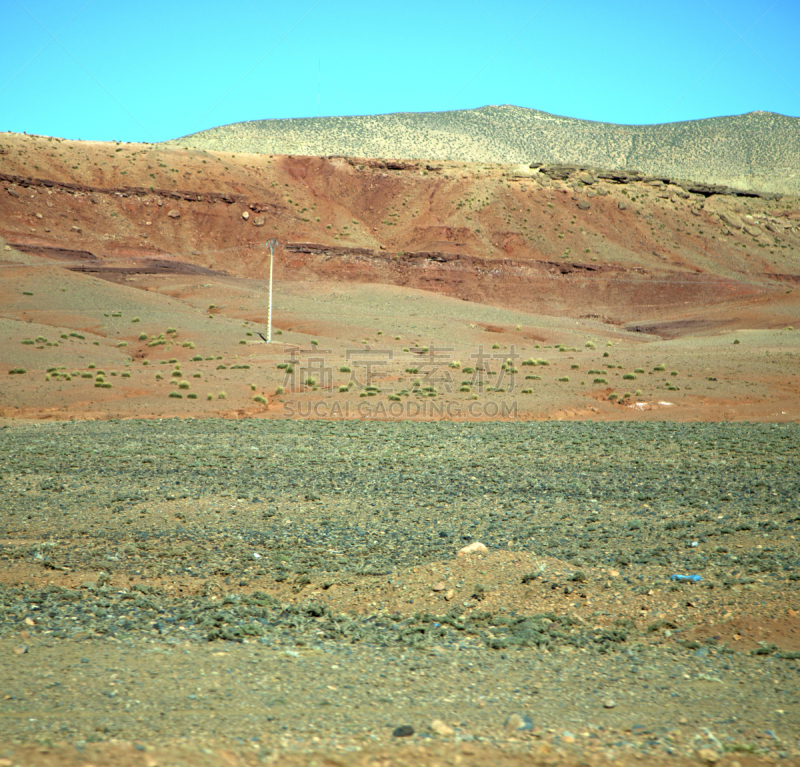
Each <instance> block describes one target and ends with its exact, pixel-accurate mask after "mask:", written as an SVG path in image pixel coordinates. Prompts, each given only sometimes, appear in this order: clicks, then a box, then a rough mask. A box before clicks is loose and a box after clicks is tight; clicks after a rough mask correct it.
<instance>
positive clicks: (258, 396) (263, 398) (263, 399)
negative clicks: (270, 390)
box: [253, 394, 267, 405]
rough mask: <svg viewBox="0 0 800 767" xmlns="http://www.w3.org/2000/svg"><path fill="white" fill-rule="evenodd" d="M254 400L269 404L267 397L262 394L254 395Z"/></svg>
mask: <svg viewBox="0 0 800 767" xmlns="http://www.w3.org/2000/svg"><path fill="white" fill-rule="evenodd" d="M253 402H258V403H259V404H261V405H266V404H267V400H266V398H265V397H262V396H261V395H260V394H256V396H255V397H253Z"/></svg>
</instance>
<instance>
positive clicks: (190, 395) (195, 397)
mask: <svg viewBox="0 0 800 767" xmlns="http://www.w3.org/2000/svg"><path fill="white" fill-rule="evenodd" d="M186 399H197V395H196V394H195V393H194V392H189V393H188V394H187V395H186Z"/></svg>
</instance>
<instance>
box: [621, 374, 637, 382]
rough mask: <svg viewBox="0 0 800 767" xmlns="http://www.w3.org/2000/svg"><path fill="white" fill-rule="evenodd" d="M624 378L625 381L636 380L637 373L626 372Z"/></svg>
mask: <svg viewBox="0 0 800 767" xmlns="http://www.w3.org/2000/svg"><path fill="white" fill-rule="evenodd" d="M622 380H623V381H635V380H636V374H635V373H625V375H623V376H622Z"/></svg>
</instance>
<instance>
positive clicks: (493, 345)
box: [492, 344, 500, 349]
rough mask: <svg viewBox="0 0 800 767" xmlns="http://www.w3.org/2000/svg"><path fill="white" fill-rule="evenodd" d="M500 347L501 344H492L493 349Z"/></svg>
mask: <svg viewBox="0 0 800 767" xmlns="http://www.w3.org/2000/svg"><path fill="white" fill-rule="evenodd" d="M499 348H500V344H492V349H499Z"/></svg>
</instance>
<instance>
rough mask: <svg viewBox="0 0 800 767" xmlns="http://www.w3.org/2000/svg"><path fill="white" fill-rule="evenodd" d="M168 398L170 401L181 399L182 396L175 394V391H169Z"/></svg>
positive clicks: (178, 393)
mask: <svg viewBox="0 0 800 767" xmlns="http://www.w3.org/2000/svg"><path fill="white" fill-rule="evenodd" d="M169 396H170V398H171V399H183V394H181V393H180V392H177V391H171V392H170V393H169Z"/></svg>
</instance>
